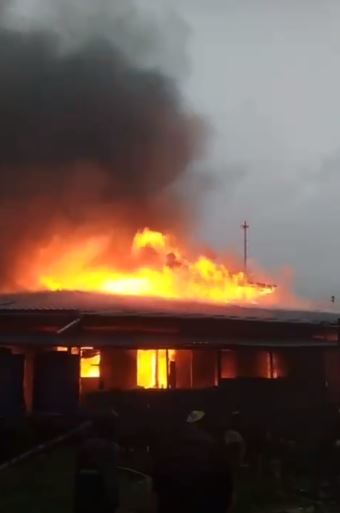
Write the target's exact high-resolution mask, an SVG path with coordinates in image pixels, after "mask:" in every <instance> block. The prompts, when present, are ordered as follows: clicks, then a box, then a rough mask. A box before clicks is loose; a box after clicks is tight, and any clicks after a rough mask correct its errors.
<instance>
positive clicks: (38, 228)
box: [0, 30, 197, 288]
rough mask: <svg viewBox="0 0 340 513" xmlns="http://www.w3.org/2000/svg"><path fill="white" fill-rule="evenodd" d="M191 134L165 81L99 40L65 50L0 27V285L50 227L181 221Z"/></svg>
mask: <svg viewBox="0 0 340 513" xmlns="http://www.w3.org/2000/svg"><path fill="white" fill-rule="evenodd" d="M196 135H197V131H196V123H195V122H194V121H193V118H192V117H191V116H190V115H188V113H187V112H186V110H185V107H184V105H183V104H182V100H181V97H180V94H179V92H178V90H177V88H176V84H175V83H174V82H173V81H172V80H171V79H170V78H169V77H167V76H165V75H164V74H162V73H161V72H159V71H157V70H152V69H151V70H150V69H143V68H142V67H138V66H136V65H132V64H131V62H129V61H128V59H127V58H126V57H124V56H123V55H122V53H121V52H120V51H118V49H117V48H115V47H114V46H113V45H112V44H111V43H110V42H109V41H107V40H98V39H96V40H92V41H88V42H87V43H86V44H83V46H82V47H81V48H79V47H78V48H77V49H74V50H73V51H68V52H65V51H64V49H63V48H62V47H61V46H60V44H59V41H58V39H56V38H55V37H51V36H49V35H46V34H41V33H32V32H31V33H28V34H27V33H26V34H23V33H21V32H19V31H14V30H2V31H1V33H0V202H1V204H0V216H1V220H0V243H1V246H2V248H3V249H2V252H1V256H0V287H2V288H4V287H5V288H6V287H7V288H11V286H12V282H13V280H14V281H15V279H16V278H15V275H16V274H17V269H16V266H15V262H16V260H17V256H18V254H20V257H21V258H22V254H23V252H24V253H25V252H26V257H27V258H28V259H29V258H30V255H29V251H30V250H29V248H30V247H31V246H30V244H31V242H32V241H34V242H36V243H37V244H39V243H41V244H43V243H44V242H45V241H46V240H47V239H48V237H49V235H50V233H51V231H53V229H54V228H55V227H56V226H57V225H59V224H60V223H64V224H65V223H66V224H67V225H68V226H69V227H72V226H74V228H75V229H78V228H79V226H81V225H82V224H86V223H89V222H90V221H91V220H95V219H96V218H97V217H98V216H100V215H103V212H105V215H106V216H107V215H109V216H112V222H113V223H114V222H118V219H119V220H120V222H122V221H123V222H124V223H125V224H126V225H128V226H129V227H131V229H133V230H134V229H136V228H142V227H143V226H145V225H149V226H153V227H156V228H162V227H163V225H164V226H165V227H166V228H171V226H172V225H176V223H177V222H179V223H181V222H183V220H182V219H181V216H182V213H183V211H184V210H185V207H186V205H184V204H183V201H182V204H181V202H180V201H179V199H178V198H177V197H176V192H175V190H174V188H173V184H174V183H175V182H178V180H179V179H180V178H181V176H182V175H183V174H184V173H185V172H186V170H187V168H188V166H189V164H190V163H191V161H192V159H193V158H194V157H195V152H196V150H197V140H196ZM181 197H182V198H183V194H182V195H181ZM184 203H187V204H190V201H189V199H188V198H186V201H185V202H184ZM14 269H15V272H14Z"/></svg>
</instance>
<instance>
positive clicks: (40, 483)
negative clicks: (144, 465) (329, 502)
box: [0, 448, 328, 513]
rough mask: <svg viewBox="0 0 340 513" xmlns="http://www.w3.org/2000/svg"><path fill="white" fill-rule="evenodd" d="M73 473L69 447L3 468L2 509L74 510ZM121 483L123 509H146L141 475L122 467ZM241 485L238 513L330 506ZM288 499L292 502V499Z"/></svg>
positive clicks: (268, 487) (63, 512)
mask: <svg viewBox="0 0 340 513" xmlns="http://www.w3.org/2000/svg"><path fill="white" fill-rule="evenodd" d="M73 473H74V453H73V451H72V450H71V449H69V448H64V449H58V450H56V451H54V452H51V453H50V454H47V455H40V456H39V457H36V458H35V459H34V460H31V461H30V462H27V463H25V464H22V465H19V466H17V467H14V468H12V469H10V470H8V471H5V472H2V473H1V475H0V512H6V513H22V512H24V511H34V512H35V513H46V511H48V512H49V513H72V502H73V480H74V475H73ZM120 486H121V491H122V495H123V497H122V499H123V501H122V502H123V504H125V507H123V508H122V509H121V511H122V513H125V512H127V511H146V510H145V507H143V504H141V503H144V504H145V503H146V502H147V501H146V500H145V501H144V500H143V496H144V497H146V495H147V494H148V484H145V483H141V482H140V480H139V478H138V476H134V475H133V474H128V473H127V472H123V471H122V472H121V473H120ZM240 488H241V490H240V494H239V501H238V505H237V507H236V508H235V510H234V511H235V513H255V512H259V511H261V512H262V513H264V512H266V513H267V512H268V513H276V512H277V513H279V512H280V513H285V512H290V511H291V512H293V511H299V512H300V513H303V512H307V511H308V512H314V511H324V512H328V510H327V509H314V508H313V507H311V505H305V507H303V506H302V504H301V501H297V504H296V506H295V507H293V506H292V505H291V504H290V505H289V506H288V507H287V505H285V504H282V505H280V502H281V501H278V500H277V498H275V495H274V494H273V492H272V488H271V485H270V484H269V483H263V484H262V485H261V487H259V485H258V484H255V482H254V481H253V480H252V479H249V478H244V479H243V482H242V484H241V486H240ZM127 501H128V502H129V507H128V506H127ZM284 502H286V501H284ZM289 502H290V503H291V501H289ZM138 503H139V504H140V505H141V508H140V509H135V510H131V509H130V508H131V507H133V506H136V505H137V504H138ZM299 506H300V507H301V509H299ZM94 513H95V512H94Z"/></svg>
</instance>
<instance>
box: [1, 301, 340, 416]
mask: <svg viewBox="0 0 340 513" xmlns="http://www.w3.org/2000/svg"><path fill="white" fill-rule="evenodd" d="M338 332H339V329H338V318H337V316H336V315H334V314H322V313H315V312H314V313H313V312H307V311H283V310H281V311H280V310H270V309H259V308H250V307H236V306H230V305H229V306H228V305H223V306H222V305H221V306H218V305H212V304H199V303H196V304H193V303H184V302H179V303H176V302H173V301H165V300H154V299H152V298H149V299H145V298H143V299H136V298H131V297H114V296H111V295H105V294H94V293H80V292H79V293H76V292H41V293H33V294H11V295H6V296H5V295H4V296H2V297H1V310H0V345H1V346H2V348H3V349H2V351H1V353H0V365H1V368H2V372H1V376H2V378H1V379H2V381H1V387H0V407H1V410H2V412H3V413H6V412H7V413H13V412H14V411H15V410H16V411H17V412H18V411H19V410H20V409H21V408H23V400H24V398H25V407H26V409H27V410H31V411H35V412H44V413H47V412H50V413H52V412H53V413H57V412H58V413H66V412H75V411H77V409H78V404H79V401H80V402H81V401H82V400H83V399H84V398H86V397H87V396H88V394H90V395H91V394H92V393H95V394H99V396H101V397H103V396H105V394H112V397H115V400H116V401H121V400H122V398H123V397H127V396H133V397H135V398H136V397H138V395H143V394H146V393H147V394H148V397H149V399H148V400H156V399H157V398H158V397H159V394H161V397H163V399H164V400H165V401H166V400H170V399H166V398H169V397H173V396H174V394H175V395H176V394H177V395H176V397H178V394H181V396H182V401H184V399H183V398H184V397H185V401H188V402H189V403H190V401H191V402H192V401H195V400H196V401H197V397H198V396H199V397H200V400H201V401H202V400H203V401H204V400H206V401H210V400H211V398H210V395H209V394H215V395H214V397H216V394H217V395H218V396H219V397H221V400H222V398H223V404H224V405H226V404H228V403H229V404H230V407H234V408H240V407H242V408H243V409H244V408H250V407H255V406H256V407H257V408H258V407H260V406H261V405H262V406H263V404H264V403H265V404H266V407H269V405H270V404H273V402H274V401H275V403H276V404H277V403H280V405H282V406H283V405H288V404H289V405H292V404H293V405H295V406H298V405H300V406H301V405H303V406H306V405H312V404H313V405H316V404H323V403H325V402H332V401H334V402H336V401H338V400H339V399H340V382H339V379H338V372H337V369H338V364H339V357H340V352H339V340H338ZM4 370H6V372H4ZM150 394H151V396H150ZM155 394H156V395H155ZM150 397H151V399H150ZM209 398H210V399H209ZM157 400H158V399H157Z"/></svg>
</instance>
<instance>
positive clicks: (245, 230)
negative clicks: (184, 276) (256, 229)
mask: <svg viewBox="0 0 340 513" xmlns="http://www.w3.org/2000/svg"><path fill="white" fill-rule="evenodd" d="M241 228H242V230H243V272H244V274H245V276H247V275H248V229H249V224H248V223H247V221H244V223H243V224H242V225H241Z"/></svg>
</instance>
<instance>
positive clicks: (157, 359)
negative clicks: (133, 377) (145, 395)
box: [137, 349, 175, 388]
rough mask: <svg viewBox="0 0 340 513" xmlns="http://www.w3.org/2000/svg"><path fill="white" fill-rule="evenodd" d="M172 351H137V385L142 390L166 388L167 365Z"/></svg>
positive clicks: (171, 358) (167, 377) (173, 355)
mask: <svg viewBox="0 0 340 513" xmlns="http://www.w3.org/2000/svg"><path fill="white" fill-rule="evenodd" d="M174 358H175V351H174V350H166V349H151V350H145V351H144V350H141V349H139V350H138V351H137V385H138V386H139V387H143V388H167V387H168V384H169V371H170V368H169V364H170V361H171V360H174Z"/></svg>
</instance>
